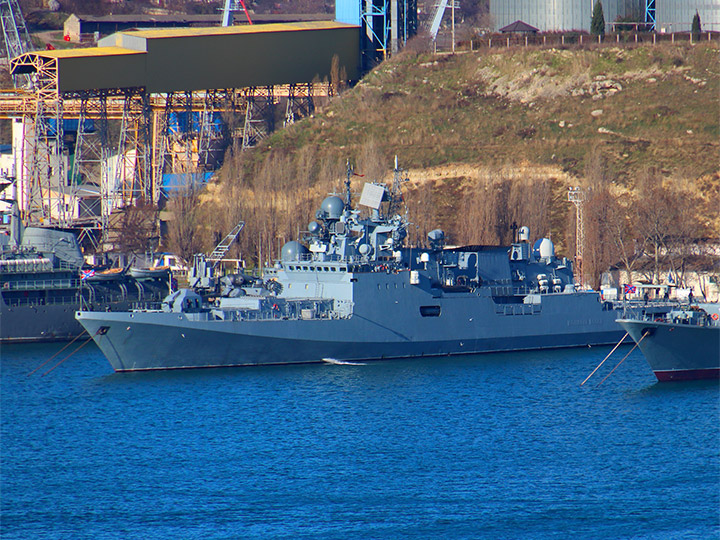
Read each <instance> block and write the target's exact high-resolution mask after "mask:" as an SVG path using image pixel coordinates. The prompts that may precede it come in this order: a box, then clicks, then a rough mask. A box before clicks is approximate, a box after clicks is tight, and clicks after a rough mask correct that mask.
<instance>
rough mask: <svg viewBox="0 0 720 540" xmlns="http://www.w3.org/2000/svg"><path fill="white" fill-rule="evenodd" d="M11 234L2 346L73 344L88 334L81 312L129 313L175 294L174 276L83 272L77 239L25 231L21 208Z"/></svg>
mask: <svg viewBox="0 0 720 540" xmlns="http://www.w3.org/2000/svg"><path fill="white" fill-rule="evenodd" d="M11 230H12V233H11V234H10V235H6V234H2V235H0V343H3V344H7V343H27V342H36V341H38V342H39V341H63V340H70V339H73V338H75V337H77V336H79V335H80V334H82V333H83V332H84V330H83V328H82V326H81V325H80V324H79V323H78V322H77V320H76V319H75V312H76V311H77V310H78V309H81V308H82V307H85V308H88V309H97V310H123V311H126V310H128V309H130V308H131V306H132V305H133V303H135V302H157V301H159V300H161V299H162V298H164V297H165V296H166V295H167V294H168V292H169V290H170V289H169V280H170V273H169V271H168V272H165V273H164V274H153V275H149V276H146V277H144V278H137V279H136V278H132V277H130V276H126V275H124V273H123V272H122V271H115V269H112V271H108V272H106V273H103V272H101V271H95V270H92V269H89V270H86V271H83V264H84V259H83V256H82V253H81V251H80V246H79V244H78V241H77V237H76V236H75V234H73V233H72V232H68V231H61V230H55V229H51V228H43V227H27V228H23V227H22V225H21V224H20V220H19V217H18V215H17V209H16V208H15V210H14V215H13V221H12V226H11ZM120 270H122V269H120Z"/></svg>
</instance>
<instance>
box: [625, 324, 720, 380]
mask: <svg viewBox="0 0 720 540" xmlns="http://www.w3.org/2000/svg"><path fill="white" fill-rule="evenodd" d="M618 323H619V324H620V325H621V326H622V327H623V328H624V329H625V330H626V331H627V332H628V333H629V334H630V337H632V338H633V340H635V342H636V343H638V342H639V345H638V347H639V348H640V350H641V351H642V353H643V355H645V358H646V360H647V362H648V364H650V368H651V369H652V370H653V373H654V374H655V377H657V379H658V381H662V382H667V381H690V380H699V379H718V378H720V327H717V326H714V327H712V326H694V325H686V324H677V323H669V322H662V321H637V320H628V319H620V320H618ZM643 335H644V336H645V337H644V338H643Z"/></svg>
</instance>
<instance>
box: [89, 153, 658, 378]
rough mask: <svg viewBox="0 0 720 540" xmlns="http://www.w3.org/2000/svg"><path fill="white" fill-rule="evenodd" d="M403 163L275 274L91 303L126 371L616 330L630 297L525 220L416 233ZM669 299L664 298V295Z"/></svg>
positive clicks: (564, 342) (588, 337)
mask: <svg viewBox="0 0 720 540" xmlns="http://www.w3.org/2000/svg"><path fill="white" fill-rule="evenodd" d="M400 183H401V179H400V171H399V170H398V169H397V167H396V170H395V180H394V182H393V184H392V185H391V186H386V185H384V184H377V183H366V184H365V186H364V189H363V192H362V195H361V197H360V201H359V204H360V207H362V210H360V209H354V208H353V206H352V200H351V191H350V173H348V180H347V181H346V188H345V197H344V199H343V198H342V197H340V196H337V195H333V196H329V197H327V198H326V199H325V200H324V201H323V202H322V205H321V208H320V210H319V211H318V212H317V214H316V219H317V221H312V222H310V224H309V225H308V233H307V238H306V240H307V245H305V244H302V243H300V242H297V241H291V242H288V243H287V244H285V246H283V248H282V251H281V257H280V260H278V261H277V262H276V263H275V265H274V266H273V267H271V268H267V269H265V274H264V277H263V278H262V279H261V278H253V277H248V276H244V275H234V276H225V277H223V278H222V279H221V280H219V281H215V280H214V278H213V277H212V275H211V272H209V268H207V269H203V268H205V267H203V266H202V265H200V266H197V265H196V268H195V270H194V275H192V276H191V282H194V283H195V285H196V287H195V290H189V289H188V290H181V291H177V292H175V293H173V294H172V295H170V296H168V298H166V299H165V300H164V302H163V304H162V307H161V308H159V309H155V310H134V311H131V312H127V313H122V312H113V313H105V312H97V311H96V312H89V311H80V312H78V313H77V315H76V316H77V319H78V320H79V321H80V323H81V324H82V325H83V326H84V327H85V328H86V329H87V331H88V333H89V335H91V336H93V337H94V339H95V342H96V343H97V345H98V346H99V347H100V349H101V350H102V351H103V353H104V354H105V355H106V356H107V358H108V360H109V361H110V363H111V365H112V367H113V369H115V370H116V371H134V370H148V369H176V368H198V367H218V366H242V365H262V364H290V363H306V362H322V361H328V362H339V361H356V360H380V359H388V358H410V357H422V356H445V355H455V354H472V353H484V352H497V351H522V350H530V349H542V348H557V347H584V346H588V345H601V344H612V343H615V342H616V341H617V340H618V339H619V338H620V337H621V336H622V333H623V332H622V330H621V328H620V327H619V326H618V325H617V323H616V319H617V318H618V316H619V314H620V313H622V311H621V307H620V306H619V305H616V304H614V303H613V302H605V301H603V300H602V299H601V297H600V295H599V293H598V292H595V291H586V290H579V289H578V288H577V287H576V285H575V284H574V278H573V272H572V265H571V263H570V262H569V261H568V260H567V259H565V258H559V257H556V256H555V252H554V246H553V244H552V242H551V241H550V240H549V239H547V238H545V239H541V240H538V241H537V242H535V244H534V245H531V244H530V240H529V231H528V229H527V227H522V228H521V229H520V231H519V233H518V237H517V241H516V242H515V243H513V244H512V245H510V246H464V247H447V246H445V238H444V234H443V232H442V231H440V230H434V231H432V232H431V233H430V234H429V235H428V245H427V246H423V247H408V246H406V245H405V238H406V236H407V226H408V221H407V219H406V217H403V216H402V215H401V213H400V204H401V197H400ZM656 309H660V307H659V306H658V307H657V308H656Z"/></svg>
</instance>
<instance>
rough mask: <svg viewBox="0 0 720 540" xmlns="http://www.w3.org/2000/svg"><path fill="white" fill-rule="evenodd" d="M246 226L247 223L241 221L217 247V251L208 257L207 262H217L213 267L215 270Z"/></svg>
mask: <svg viewBox="0 0 720 540" xmlns="http://www.w3.org/2000/svg"><path fill="white" fill-rule="evenodd" d="M244 226H245V222H244V221H241V222H240V223H238V224H237V225H235V228H234V229H233V230H232V231H230V233H229V234H228V235H227V236H226V237H225V238H223V240H222V242H220V243H219V244H218V245H217V246H215V249H214V250H213V252H212V253H211V254H210V255H208V257H207V260H208V261H215V264H214V265H213V269H214V268H215V267H216V266H217V265H218V264H220V261H221V260H222V259H223V257H225V255H226V254H227V252H228V251H229V250H230V246H232V245H233V242H235V239H236V238H237V237H238V234H240V231H241V230H242V228H243V227H244Z"/></svg>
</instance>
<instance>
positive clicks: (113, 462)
mask: <svg viewBox="0 0 720 540" xmlns="http://www.w3.org/2000/svg"><path fill="white" fill-rule="evenodd" d="M59 348H60V345H43V346H40V345H35V346H7V347H3V349H2V358H1V363H0V370H1V371H0V375H1V379H2V387H1V389H2V401H1V405H2V409H1V410H0V418H1V424H2V430H1V437H2V438H1V439H0V465H1V469H0V474H1V476H0V497H1V500H2V502H1V510H2V514H1V521H0V535H1V537H2V538H3V539H4V540H11V539H28V538H38V539H85V538H88V539H121V538H122V539H127V538H142V539H155V538H161V539H177V538H187V539H192V538H198V539H199V538H202V539H225V538H227V539H230V538H263V539H264V538H288V539H289V538H292V539H310V538H323V539H325V538H338V539H353V538H358V539H385V538H389V539H397V538H423V539H424V538H430V539H434V538H448V539H462V538H481V539H545V538H547V539H566V538H582V539H589V540H592V539H703V540H705V539H712V538H720V452H719V450H720V392H719V388H718V383H717V381H715V382H694V383H664V384H661V383H657V382H656V381H655V378H654V376H653V375H652V373H651V372H650V370H649V368H648V367H647V365H646V363H645V361H644V359H643V357H642V355H640V354H639V353H636V352H633V353H632V354H631V355H630V357H629V358H628V359H627V360H626V361H625V363H623V364H622V365H621V366H620V367H619V368H618V369H617V371H616V372H615V373H613V374H612V376H611V377H609V378H608V380H606V381H605V382H604V383H603V384H602V385H601V386H599V387H598V386H597V383H598V382H600V381H601V380H602V378H603V377H604V376H605V375H607V373H608V372H609V370H610V367H609V366H611V365H614V364H615V363H616V362H617V361H618V360H619V359H620V358H621V357H622V355H623V354H624V353H626V352H627V351H628V350H629V349H625V351H623V352H622V353H616V355H615V356H614V357H613V360H611V361H609V362H608V363H607V364H606V366H608V367H607V369H606V366H603V368H602V369H601V370H600V371H599V373H598V375H596V376H595V377H594V378H593V379H591V380H590V382H589V383H588V384H586V385H585V386H582V387H581V386H580V382H582V380H583V379H584V378H585V377H586V376H587V375H588V374H589V373H590V372H591V371H592V369H593V368H594V367H595V366H596V365H597V364H598V363H599V362H600V360H602V358H603V357H604V356H605V354H606V353H607V352H608V351H609V348H593V349H583V350H556V351H544V352H532V353H518V354H495V355H484V356H472V357H459V358H439V359H418V360H412V361H394V362H382V363H369V364H367V365H303V366H291V367H264V368H239V369H213V370H200V371H185V372H182V371H175V372H155V373H136V374H114V373H112V371H111V369H110V367H109V364H107V362H106V361H105V359H104V358H103V356H102V354H101V353H100V352H99V351H98V350H97V349H95V348H94V346H88V347H86V348H84V349H82V350H81V351H80V352H78V353H77V354H76V355H75V356H74V357H72V358H71V359H70V360H68V361H66V362H65V363H64V364H63V365H61V366H60V367H58V368H57V369H56V370H54V371H52V372H50V373H48V374H47V375H46V376H44V377H43V376H42V373H43V372H44V371H46V370H47V369H48V368H49V367H50V366H52V365H53V363H54V362H51V363H49V364H48V365H47V366H46V367H45V368H43V369H41V370H39V371H38V372H36V373H35V374H33V375H31V376H28V373H29V372H30V371H32V370H33V369H35V368H36V367H37V366H38V365H39V364H41V363H42V362H43V361H45V360H47V359H48V358H49V357H50V356H51V355H52V354H54V352H55V351H57V350H58V349H59ZM58 358H61V357H58Z"/></svg>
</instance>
